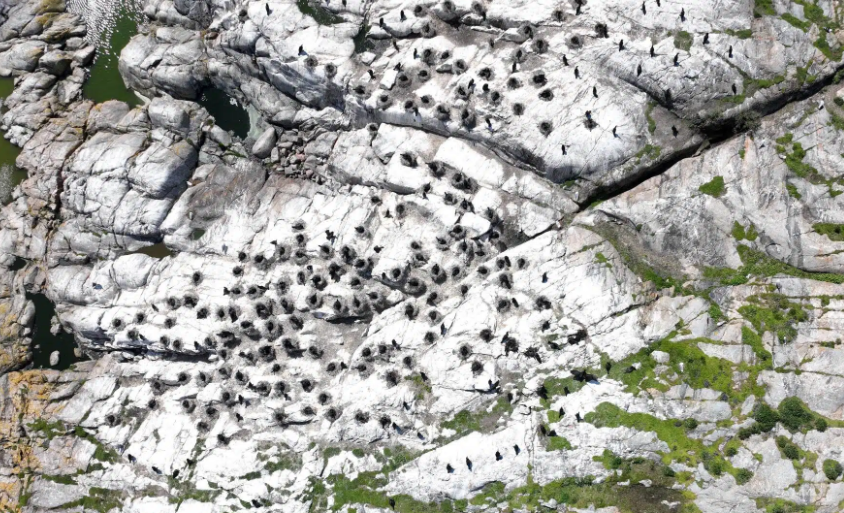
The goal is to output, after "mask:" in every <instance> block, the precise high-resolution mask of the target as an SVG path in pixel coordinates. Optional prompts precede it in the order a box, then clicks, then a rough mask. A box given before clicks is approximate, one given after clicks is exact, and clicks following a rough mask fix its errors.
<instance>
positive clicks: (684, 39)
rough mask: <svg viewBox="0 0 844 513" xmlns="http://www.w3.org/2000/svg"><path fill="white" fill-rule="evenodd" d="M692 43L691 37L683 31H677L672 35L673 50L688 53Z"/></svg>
mask: <svg viewBox="0 0 844 513" xmlns="http://www.w3.org/2000/svg"><path fill="white" fill-rule="evenodd" d="M692 42H693V38H692V35H691V34H689V33H688V32H686V31H684V30H679V31H677V33H676V34H674V48H677V49H679V50H683V51H684V52H688V51H689V50H691V49H692Z"/></svg>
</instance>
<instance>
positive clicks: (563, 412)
mask: <svg viewBox="0 0 844 513" xmlns="http://www.w3.org/2000/svg"><path fill="white" fill-rule="evenodd" d="M557 413H559V415H560V418H563V417H565V416H566V410H564V409H563V407H562V406H560V411H558V412H557Z"/></svg>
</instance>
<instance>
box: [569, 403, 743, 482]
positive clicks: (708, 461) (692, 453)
mask: <svg viewBox="0 0 844 513" xmlns="http://www.w3.org/2000/svg"><path fill="white" fill-rule="evenodd" d="M585 420H586V422H590V423H592V424H594V425H595V426H597V427H622V426H624V427H630V428H633V429H636V430H638V431H649V432H652V433H655V434H656V436H657V438H659V439H660V440H662V441H663V442H665V443H666V444H667V445H668V447H669V451H668V452H667V453H663V455H662V461H663V463H664V464H666V465H667V464H670V463H671V462H673V461H678V462H683V463H685V464H686V465H689V466H696V465H698V464H699V463H703V466H704V468H705V469H706V470H707V471H708V472H709V473H710V474H712V475H714V476H720V475H722V474H723V473H724V472H728V473H730V474H732V475H734V476H735V475H736V474H737V473H738V470H737V469H735V468H733V466H732V464H731V463H730V462H729V461H728V460H726V459H725V458H724V457H723V456H722V455H721V454H720V453H719V452H718V450H717V445H718V444H717V443H716V444H713V445H712V446H707V445H705V444H704V443H703V442H702V441H701V440H698V439H694V438H690V437H689V436H688V435H687V434H686V429H685V428H684V427H683V423H682V422H679V421H674V420H670V419H669V420H661V419H658V418H656V417H654V416H652V415H649V414H646V413H628V412H626V411H624V410H622V409H621V408H619V407H617V406H615V405H613V404H610V403H601V404H599V405H598V407H597V408H595V411H594V412H590V413H588V414H586V417H585ZM604 456H605V457H606V453H605V454H604ZM604 461H606V460H604ZM609 464H610V465H613V464H615V462H614V461H613V460H610V461H609Z"/></svg>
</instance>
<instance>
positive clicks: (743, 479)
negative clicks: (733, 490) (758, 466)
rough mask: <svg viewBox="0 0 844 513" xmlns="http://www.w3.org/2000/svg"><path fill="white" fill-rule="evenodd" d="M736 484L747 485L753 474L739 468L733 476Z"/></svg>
mask: <svg viewBox="0 0 844 513" xmlns="http://www.w3.org/2000/svg"><path fill="white" fill-rule="evenodd" d="M735 478H736V483H738V484H739V485H743V484H747V482H748V481H750V480H751V479H752V478H753V472H751V471H749V470H747V469H746V468H740V469H738V470H737V471H736V474H735Z"/></svg>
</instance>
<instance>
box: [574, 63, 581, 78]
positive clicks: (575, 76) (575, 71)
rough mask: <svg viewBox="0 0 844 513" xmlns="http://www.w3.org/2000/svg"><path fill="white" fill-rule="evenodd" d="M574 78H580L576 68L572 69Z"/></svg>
mask: <svg viewBox="0 0 844 513" xmlns="http://www.w3.org/2000/svg"><path fill="white" fill-rule="evenodd" d="M574 78H580V70H579V69H577V66H575V67H574Z"/></svg>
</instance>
